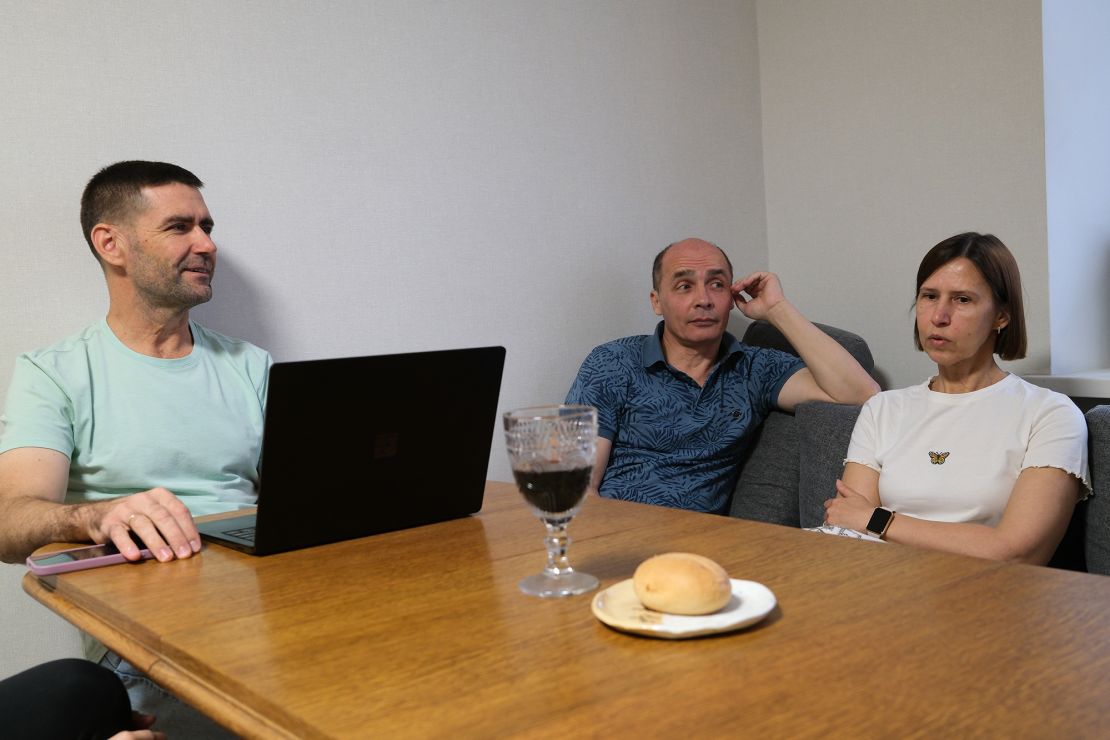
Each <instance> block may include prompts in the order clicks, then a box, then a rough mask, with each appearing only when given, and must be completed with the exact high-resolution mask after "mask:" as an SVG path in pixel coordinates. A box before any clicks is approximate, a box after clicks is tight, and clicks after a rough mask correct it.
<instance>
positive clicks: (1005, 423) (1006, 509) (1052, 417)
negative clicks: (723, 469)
mask: <svg viewBox="0 0 1110 740" xmlns="http://www.w3.org/2000/svg"><path fill="white" fill-rule="evenodd" d="M914 343H915V345H916V346H917V348H918V349H921V350H924V351H925V353H926V354H928V355H929V358H930V359H932V360H933V361H934V362H935V363H936V364H937V374H936V375H934V376H933V377H932V378H930V379H929V380H928V381H927V382H925V383H923V384H921V385H918V386H913V387H911V388H905V389H903V390H897V391H887V392H885V393H880V394H879V395H877V396H874V397H872V398H871V400H870V401H868V402H867V404H866V405H865V406H864V407H863V410H862V411H861V413H860V416H859V420H858V421H857V422H856V426H855V429H854V430H853V432H852V441H851V444H850V445H849V447H848V455H847V458H846V459H845V465H844V473H843V476H842V480H839V481H837V495H836V497H835V498H832V499H829V500H828V501H826V502H825V509H826V525H828V526H826V527H824V528H823V529H825V530H827V531H828V530H832V531H835V532H836V533H840V534H849V533H851V532H859V533H862V532H868V533H869V534H870V535H872V536H877V537H880V538H882V539H886V540H889V541H891V542H901V543H904V544H908V545H916V546H918V547H926V548H931V549H934V550H944V551H947V552H955V553H962V554H965V555H975V556H978V557H983V558H992V559H996V560H1019V561H1023V562H1029V563H1037V564H1044V563H1047V562H1048V560H1049V558H1051V557H1052V554H1053V552H1054V551H1055V549H1056V546H1057V545H1058V544H1059V543H1060V539H1061V538H1062V537H1063V535H1064V531H1065V530H1066V529H1067V526H1068V520H1069V519H1070V518H1071V514H1072V509H1073V508H1074V507H1075V504H1076V501H1077V500H1078V499H1079V498H1080V497H1081V496H1084V495H1086V493H1087V492H1088V491H1089V489H1090V485H1089V477H1088V469H1087V426H1086V423H1085V422H1084V419H1083V415H1082V414H1081V413H1080V412H1079V410H1078V409H1077V408H1076V407H1075V405H1074V404H1073V403H1072V402H1071V401H1070V400H1069V399H1068V398H1067V397H1066V396H1063V395H1061V394H1059V393H1054V392H1052V391H1049V390H1046V389H1044V388H1040V387H1037V386H1034V385H1031V384H1029V383H1026V382H1025V381H1024V380H1022V379H1021V378H1019V377H1017V376H1016V375H1012V374H1009V373H1007V372H1005V371H1003V370H1002V369H1001V368H999V366H998V364H997V362H996V361H995V357H994V356H995V354H997V355H998V356H999V357H1000V358H1002V359H1003V360H1015V359H1020V358H1022V357H1024V356H1025V348H1026V336H1025V316H1024V313H1023V308H1022V300H1021V277H1020V275H1019V273H1018V267H1017V263H1016V262H1015V261H1014V257H1013V255H1012V254H1011V253H1010V251H1009V250H1008V249H1007V248H1006V246H1005V245H1004V244H1003V243H1002V242H1001V241H999V240H998V239H997V238H996V237H994V236H991V235H989V234H985V235H984V234H976V233H967V234H960V235H958V236H954V237H952V238H950V239H946V240H944V241H942V242H941V243H940V244H937V245H936V246H935V247H933V248H932V249H931V250H929V253H928V254H926V255H925V258H924V259H923V260H922V261H921V266H920V267H919V268H918V271H917V299H916V323H915V327H914ZM843 530H849V531H848V532H845V531H843Z"/></svg>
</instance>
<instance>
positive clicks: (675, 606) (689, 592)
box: [632, 552, 732, 614]
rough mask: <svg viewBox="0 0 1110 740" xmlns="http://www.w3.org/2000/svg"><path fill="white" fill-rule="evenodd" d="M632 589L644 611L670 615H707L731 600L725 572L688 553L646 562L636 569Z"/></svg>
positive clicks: (662, 556)
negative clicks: (645, 608)
mask: <svg viewBox="0 0 1110 740" xmlns="http://www.w3.org/2000/svg"><path fill="white" fill-rule="evenodd" d="M632 587H633V589H634V590H635V591H636V598H638V599H639V600H640V603H641V604H643V605H644V606H646V607H647V608H648V609H654V610H655V611H660V612H669V613H671V614H711V613H713V612H715V611H719V610H720V609H722V608H724V607H725V605H726V604H728V602H729V600H730V599H731V598H732V583H731V582H730V581H729V579H728V573H726V572H725V569H724V568H722V567H721V566H719V565H717V563H715V562H713V561H712V560H710V559H709V558H706V557H702V556H701V555H694V554H693V553H689V552H668V553H664V554H662V555H656V556H655V557H651V558H648V559H647V560H645V561H644V562H642V563H640V567H638V568H636V573H635V574H634V575H633V576H632Z"/></svg>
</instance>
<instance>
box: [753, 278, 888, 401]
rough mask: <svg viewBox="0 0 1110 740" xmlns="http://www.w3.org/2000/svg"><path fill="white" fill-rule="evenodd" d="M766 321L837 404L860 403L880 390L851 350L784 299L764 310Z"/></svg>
mask: <svg viewBox="0 0 1110 740" xmlns="http://www.w3.org/2000/svg"><path fill="white" fill-rule="evenodd" d="M767 321H769V322H770V323H771V325H772V326H774V327H775V328H776V329H778V330H779V331H780V332H782V335H783V336H784V337H786V340H787V341H788V342H790V344H791V345H792V346H793V347H794V349H795V350H796V351H797V352H798V356H799V357H801V358H802V361H803V362H805V364H806V367H807V368H809V371H810V373H812V375H813V379H814V380H815V381H816V382H817V385H818V386H819V387H820V388H821V390H822V391H824V392H825V393H826V394H828V396H829V397H830V398H832V399H833V400H834V401H836V402H837V403H854V404H862V403H863V402H864V401H866V400H867V399H868V398H871V396H873V395H875V394H876V393H878V392H879V384H878V383H876V382H875V380H874V379H873V378H872V377H871V376H870V375H868V374H867V371H866V370H864V369H863V367H861V366H860V364H859V363H858V362H857V361H856V359H855V358H854V357H852V355H851V353H849V352H848V350H846V349H844V347H842V346H841V345H840V343H839V342H837V341H836V340H835V339H833V338H832V337H830V336H829V335H828V334H826V333H825V332H823V331H821V330H820V329H818V328H817V327H816V326H814V324H813V322H811V321H810V320H809V319H807V318H806V317H805V316H803V315H802V314H801V312H800V311H798V309H797V308H795V307H794V305H793V304H792V303H790V302H789V301H787V300H782V301H780V302H779V303H777V304H776V305H775V306H773V307H772V308H771V309H770V310H768V311H767Z"/></svg>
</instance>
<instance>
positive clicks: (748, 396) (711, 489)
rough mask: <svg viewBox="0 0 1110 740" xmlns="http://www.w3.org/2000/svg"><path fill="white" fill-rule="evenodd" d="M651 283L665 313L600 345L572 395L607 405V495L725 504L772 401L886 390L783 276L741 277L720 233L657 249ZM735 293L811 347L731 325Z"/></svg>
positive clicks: (603, 427)
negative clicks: (765, 341) (786, 347)
mask: <svg viewBox="0 0 1110 740" xmlns="http://www.w3.org/2000/svg"><path fill="white" fill-rule="evenodd" d="M652 284H653V289H652V291H651V306H652V308H653V309H654V310H655V313H656V315H659V316H662V317H663V320H662V321H661V322H659V325H658V326H656V328H655V333H654V334H649V335H647V336H634V337H625V338H624V339H617V340H616V341H613V342H608V343H606V344H603V345H601V346H600V347H596V348H595V349H594V350H593V351H592V352H591V353H590V354H589V356H588V357H587V358H586V360H585V362H583V363H582V368H581V369H580V370H579V371H578V377H577V378H576V379H575V381H574V385H573V386H572V387H571V389H570V393H569V394H568V395H567V403H582V404H588V405H590V406H596V407H597V409H598V430H599V439H598V445H597V464H596V465H595V467H594V473H593V479H592V481H591V487H592V488H593V489H594V490H596V491H598V492H599V493H600V494H601V495H602V496H606V497H608V498H619V499H625V500H628V501H640V502H642V503H649V504H657V505H660V506H670V507H674V508H679V509H692V510H694V511H708V512H713V513H724V511H725V508H726V507H727V506H728V499H729V492H730V491H731V490H732V487H733V485H734V484H735V481H736V474H737V466H738V464H739V461H740V457H741V454H742V453H743V451H744V449H745V448H746V446H747V445H748V442H749V440H750V439H751V436H752V434H753V433H754V432H755V430H756V428H757V427H758V426H759V424H760V423H762V421H763V419H764V418H765V417H766V416H767V414H768V412H769V411H771V410H772V409H774V408H778V409H782V410H783V411H793V410H794V407H795V406H797V405H798V404H800V403H803V402H805V401H835V402H838V403H855V404H861V403H863V402H864V401H866V400H867V399H868V398H870V397H871V396H872V395H874V394H875V393H877V392H878V391H879V387H878V385H877V384H876V383H875V381H874V380H872V379H871V376H869V375H868V374H867V372H866V371H865V370H864V369H863V368H862V367H860V365H859V363H857V362H856V361H855V359H853V358H852V356H851V355H850V354H849V353H848V352H847V351H846V350H845V349H844V348H843V347H841V346H840V345H839V344H838V343H837V342H836V341H835V340H833V339H832V338H830V337H829V336H828V335H826V334H825V333H824V332H822V331H821V330H820V329H818V328H817V327H816V326H814V325H813V324H812V323H810V322H809V321H808V320H806V318H805V317H804V316H802V314H801V313H799V312H798V310H797V309H796V308H795V307H794V306H793V305H792V304H791V303H790V302H789V301H788V300H786V298H785V296H784V295H783V292H782V286H781V285H780V284H779V279H778V277H777V276H775V275H774V274H773V273H770V272H755V273H752V274H751V275H749V276H748V277H746V278H744V279H742V280H738V281H737V282H736V283H733V282H732V263H731V262H730V261H729V259H728V257H727V256H726V255H725V253H724V252H723V251H722V250H721V249H720V248H719V247H717V246H716V245H714V244H711V243H709V242H706V241H703V240H701V239H686V240H683V241H680V242H675V243H674V244H671V245H670V246H668V247H667V248H666V249H664V250H663V251H662V252H660V253H659V254H658V255H657V256H656V258H655V263H654V265H653V267H652ZM745 294H746V295H745ZM733 305H735V306H736V307H737V308H738V309H739V310H740V312H741V313H743V314H744V315H745V316H747V317H748V318H749V319H753V320H755V319H765V320H766V321H768V322H770V323H771V324H772V325H773V326H775V327H776V328H777V329H778V330H779V331H781V332H782V333H783V335H784V336H785V337H786V339H787V340H788V341H789V342H790V344H791V345H792V346H793V347H794V348H795V349H796V350H797V351H798V354H799V355H800V356H801V359H800V360H799V359H798V358H796V357H794V356H793V355H790V354H787V353H785V352H780V351H778V350H773V349H764V348H757V347H750V346H748V345H745V344H742V343H740V342H739V341H738V340H737V339H736V338H735V337H733V336H732V335H731V334H729V333H728V332H726V331H725V328H726V326H727V324H728V316H729V312H730V311H731V310H732V307H733Z"/></svg>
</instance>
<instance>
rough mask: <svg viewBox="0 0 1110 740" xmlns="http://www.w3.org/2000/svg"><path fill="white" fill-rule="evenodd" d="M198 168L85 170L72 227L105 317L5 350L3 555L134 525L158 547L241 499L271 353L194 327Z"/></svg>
mask: <svg viewBox="0 0 1110 740" xmlns="http://www.w3.org/2000/svg"><path fill="white" fill-rule="evenodd" d="M202 185H203V183H201V181H200V180H199V179H198V178H197V177H196V176H195V175H193V174H192V173H191V172H189V171H188V170H185V169H182V168H180V167H177V166H176V165H172V164H165V163H160V162H119V163H117V164H114V165H111V166H109V167H106V168H104V169H103V170H101V171H100V172H99V173H97V175H96V176H94V177H93V178H92V180H90V181H89V184H88V186H87V187H86V188H85V192H84V194H83V196H82V198H81V226H82V230H83V232H84V235H85V239H86V241H87V242H88V245H89V248H90V249H91V250H92V253H93V255H94V256H95V257H96V258H97V260H98V261H99V263H100V266H101V268H102V269H103V271H104V277H105V280H106V281H107V284H108V297H109V307H108V315H107V317H105V318H104V319H102V320H100V321H98V322H96V323H95V324H93V325H92V326H89V327H88V328H86V329H85V330H84V331H81V332H80V333H78V334H76V335H74V336H72V337H69V338H67V339H63V340H62V341H61V342H58V343H57V344H54V345H52V346H50V347H47V348H46V349H42V350H38V351H35V352H29V353H26V354H23V355H20V357H19V358H18V359H17V360H16V366H15V371H14V374H13V376H12V383H11V387H10V388H9V391H8V396H7V402H6V404H5V407H4V415H3V417H2V418H3V421H4V432H3V436H2V437H0V557H2V559H3V560H5V561H7V562H19V561H22V560H23V559H24V558H25V557H26V556H27V555H28V554H30V553H31V552H32V551H33V550H35V549H36V548H38V547H40V546H42V545H44V544H46V543H48V542H59V541H61V542H74V541H81V540H92V541H94V542H106V541H108V540H111V541H112V542H114V543H115V544H116V546H117V547H119V549H120V551H121V552H122V553H123V554H124V555H125V556H127V557H128V558H130V559H135V558H137V557H138V548H137V547H136V545H135V544H134V542H132V540H131V537H130V533H131V532H134V533H135V534H137V535H138V536H139V537H140V538H141V539H142V540H143V542H144V543H146V545H147V546H148V547H149V548H150V550H151V552H153V553H154V555H155V557H157V558H158V559H159V560H162V561H166V560H172V559H173V558H175V557H178V558H185V557H189V556H191V555H192V554H193V553H195V552H198V551H199V550H200V536H199V534H198V533H197V530H196V527H195V526H194V525H193V520H192V515H199V514H210V513H215V512H220V511H228V510H232V509H235V508H238V507H239V506H240V505H244V504H251V503H253V502H254V500H255V493H256V488H257V484H258V462H259V452H260V450H261V445H262V417H263V411H264V408H265V403H266V378H267V373H268V371H269V366H270V362H271V360H270V356H269V354H267V353H266V352H265V351H263V350H261V349H258V348H257V347H254V346H253V345H251V344H249V343H247V342H243V341H239V340H236V339H231V338H229V337H225V336H223V335H221V334H217V333H216V332H213V331H210V330H208V329H205V328H204V327H202V326H200V325H198V324H196V323H195V322H193V321H191V320H190V319H189V310H190V309H191V308H192V307H193V306H196V305H198V304H200V303H204V302H205V301H207V300H209V299H210V298H211V297H212V274H213V270H214V268H215V264H216V245H215V244H214V243H213V242H212V237H211V231H212V225H213V222H212V216H211V215H210V214H209V212H208V208H207V206H206V205H205V203H204V198H203V197H201V194H200V188H201V187H202Z"/></svg>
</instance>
